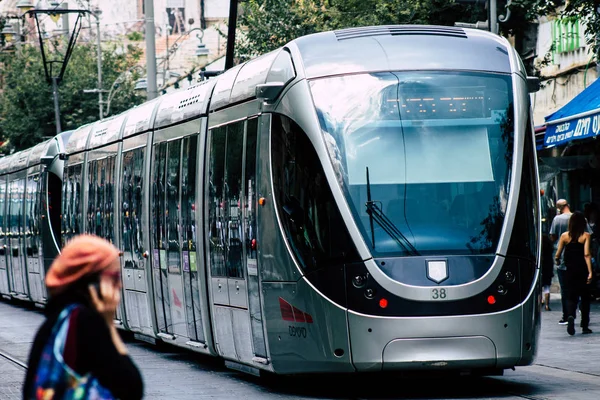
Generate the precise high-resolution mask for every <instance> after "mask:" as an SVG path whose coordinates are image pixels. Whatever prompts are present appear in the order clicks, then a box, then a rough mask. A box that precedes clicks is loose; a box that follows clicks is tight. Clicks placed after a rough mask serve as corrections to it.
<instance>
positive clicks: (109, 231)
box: [86, 145, 123, 321]
mask: <svg viewBox="0 0 600 400" xmlns="http://www.w3.org/2000/svg"><path fill="white" fill-rule="evenodd" d="M116 148H117V145H113V146H112V147H111V148H108V149H106V148H103V149H102V151H105V152H107V153H109V152H110V153H116ZM93 156H95V155H94V153H93V152H91V153H90V155H89V157H90V159H91V158H92V157H93ZM115 163H116V156H110V157H103V158H100V159H97V160H90V161H88V185H89V186H88V188H89V189H88V205H87V224H86V229H87V231H88V233H91V234H94V235H96V236H100V237H102V238H104V239H106V240H108V241H109V242H110V243H113V244H114V243H115V222H114V221H115V215H114V207H113V202H114V196H115V192H114V184H115ZM122 305H123V302H121V303H120V305H119V307H118V308H117V311H116V315H115V319H116V320H117V321H122V319H123V318H122V311H121V307H122Z"/></svg>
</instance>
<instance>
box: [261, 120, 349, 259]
mask: <svg viewBox="0 0 600 400" xmlns="http://www.w3.org/2000/svg"><path fill="white" fill-rule="evenodd" d="M271 146H272V147H271V152H272V162H273V165H272V174H273V191H274V195H275V197H276V199H277V207H278V209H279V215H280V217H281V221H282V223H283V227H284V230H285V233H286V236H287V239H288V241H289V243H290V246H291V247H292V249H293V251H294V253H295V255H296V258H297V259H298V261H299V263H300V265H301V266H302V267H303V268H304V269H316V268H322V267H325V266H328V265H336V264H339V263H343V262H347V261H348V257H349V258H356V256H355V255H356V251H355V250H354V249H352V248H351V246H352V245H351V243H352V241H351V239H350V237H349V234H348V232H347V230H346V228H345V224H344V221H343V220H342V217H341V215H340V213H339V210H338V208H337V206H336V204H335V201H334V199H333V195H332V193H331V190H330V189H329V185H328V183H327V180H326V178H325V173H324V172H323V167H322V166H321V161H320V160H319V157H318V155H317V153H316V151H315V149H314V147H313V145H312V144H311V142H310V139H309V138H308V137H307V136H306V134H305V133H304V132H303V131H302V129H301V128H300V127H299V126H298V125H297V124H296V123H295V122H294V121H292V120H291V119H289V118H287V117H285V116H281V115H273V121H272V132H271Z"/></svg>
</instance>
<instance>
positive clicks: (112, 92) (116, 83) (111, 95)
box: [83, 65, 144, 118]
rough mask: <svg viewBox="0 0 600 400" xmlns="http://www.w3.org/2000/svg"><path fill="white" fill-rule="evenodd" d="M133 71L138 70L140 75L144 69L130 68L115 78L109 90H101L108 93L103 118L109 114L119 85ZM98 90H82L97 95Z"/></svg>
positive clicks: (139, 67) (137, 66) (136, 66)
mask: <svg viewBox="0 0 600 400" xmlns="http://www.w3.org/2000/svg"><path fill="white" fill-rule="evenodd" d="M135 70H140V71H141V72H142V73H143V71H144V69H143V68H142V67H141V66H139V65H135V66H133V67H131V68H129V69H128V70H127V71H124V72H121V74H120V75H119V76H118V77H117V79H115V81H114V82H113V83H112V85H110V90H103V92H108V95H107V96H106V110H104V114H103V118H106V117H107V116H108V115H109V114H110V103H111V101H112V100H113V98H114V96H115V94H116V93H117V91H118V90H119V88H120V87H121V83H123V82H124V81H125V77H126V75H127V74H130V73H131V72H133V71H135ZM97 92H98V89H84V90H83V93H97Z"/></svg>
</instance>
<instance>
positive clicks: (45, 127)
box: [0, 43, 145, 150]
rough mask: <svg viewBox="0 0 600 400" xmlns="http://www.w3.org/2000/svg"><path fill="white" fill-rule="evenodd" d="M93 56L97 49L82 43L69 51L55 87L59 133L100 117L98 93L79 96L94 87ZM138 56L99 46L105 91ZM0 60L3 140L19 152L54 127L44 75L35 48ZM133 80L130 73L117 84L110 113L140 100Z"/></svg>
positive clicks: (50, 133)
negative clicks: (56, 90) (61, 79)
mask: <svg viewBox="0 0 600 400" xmlns="http://www.w3.org/2000/svg"><path fill="white" fill-rule="evenodd" d="M96 54H97V53H96V47H95V46H93V45H90V44H86V43H78V44H77V45H76V46H75V48H74V50H73V53H72V56H71V59H70V60H69V64H68V65H67V68H66V71H65V75H64V78H63V81H62V82H60V86H59V104H60V111H61V125H62V130H63V131H66V130H70V129H76V128H78V127H80V126H82V125H84V124H87V123H90V122H94V121H96V120H98V119H99V118H100V116H99V107H98V95H97V94H89V93H83V89H95V88H97V85H98V69H97V58H96ZM140 57H141V50H139V49H138V48H135V47H129V48H127V49H121V48H118V47H117V46H115V45H107V46H106V47H103V49H102V75H103V79H102V80H103V86H104V89H109V88H110V85H112V83H113V82H114V81H115V80H116V79H117V78H118V77H119V75H120V74H121V73H122V72H124V71H127V70H129V69H130V68H132V67H133V66H134V65H136V64H137V63H138V61H139V59H140ZM0 62H4V65H3V66H0V83H1V84H2V87H1V88H0V136H1V137H2V139H3V140H6V139H8V140H9V142H10V146H11V148H12V149H14V150H21V149H25V148H28V147H30V146H32V145H35V144H36V143H39V142H40V141H42V140H44V138H45V137H50V136H54V135H55V134H56V127H55V118H54V103H53V97H52V90H51V85H50V84H49V83H48V82H47V81H46V78H45V75H44V67H43V64H42V58H41V54H40V51H39V50H38V49H37V48H36V47H34V46H23V47H22V48H21V49H20V50H18V51H17V52H16V53H13V54H6V53H4V54H3V53H0ZM138 77H139V76H136V75H130V76H129V77H128V79H125V80H124V82H123V83H121V84H120V86H119V90H118V92H117V93H116V94H115V96H114V97H113V99H112V101H111V104H110V112H111V114H113V115H114V114H118V113H120V112H122V111H125V110H127V109H128V108H131V107H133V106H135V105H137V104H140V103H142V102H143V101H144V100H145V97H143V96H141V95H140V94H138V93H136V92H135V91H134V89H133V88H134V85H135V80H136V79H137V78H138ZM104 100H106V96H104ZM104 109H106V105H105V106H104Z"/></svg>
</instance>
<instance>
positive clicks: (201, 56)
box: [134, 27, 209, 92]
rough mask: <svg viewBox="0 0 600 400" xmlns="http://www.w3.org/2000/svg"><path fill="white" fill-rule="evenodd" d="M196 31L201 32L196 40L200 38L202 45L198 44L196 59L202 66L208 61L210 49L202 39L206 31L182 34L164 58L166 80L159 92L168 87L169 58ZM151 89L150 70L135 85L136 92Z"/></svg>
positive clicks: (168, 49) (197, 29) (194, 29)
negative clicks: (182, 41) (181, 41)
mask: <svg viewBox="0 0 600 400" xmlns="http://www.w3.org/2000/svg"><path fill="white" fill-rule="evenodd" d="M194 31H199V33H198V34H196V38H198V40H199V41H200V43H198V46H197V48H196V51H195V53H194V54H195V55H196V57H198V60H199V61H200V64H202V63H203V62H206V60H207V59H208V54H209V51H208V48H207V47H206V45H205V44H204V43H202V38H204V30H203V29H202V28H197V27H196V28H193V29H190V30H189V31H187V32H184V33H183V34H181V35H180V36H178V37H177V39H175V41H174V42H173V44H172V45H171V46H170V47H169V48H167V54H166V56H165V57H163V58H162V60H163V61H162V63H164V64H165V65H164V66H163V75H164V77H165V78H164V79H163V83H162V86H161V87H160V88H157V91H158V92H162V91H163V90H164V89H165V88H166V86H167V78H166V77H167V76H168V72H169V71H168V62H169V57H170V56H171V55H172V54H174V53H175V52H176V51H177V49H179V46H178V42H179V41H180V40H181V39H183V38H184V37H187V36H189V35H190V34H191V33H192V32H194ZM149 87H150V70H149V69H148V73H147V77H146V78H145V79H144V78H140V79H138V80H137V82H136V84H135V88H134V89H135V90H146V91H148V90H149Z"/></svg>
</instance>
